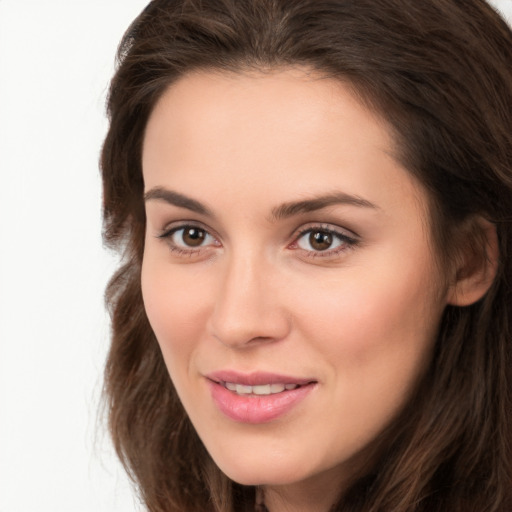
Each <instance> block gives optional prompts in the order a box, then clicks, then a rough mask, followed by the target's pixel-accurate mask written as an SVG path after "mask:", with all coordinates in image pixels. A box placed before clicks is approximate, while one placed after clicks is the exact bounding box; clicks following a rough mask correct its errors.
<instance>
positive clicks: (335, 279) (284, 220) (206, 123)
mask: <svg viewBox="0 0 512 512" xmlns="http://www.w3.org/2000/svg"><path fill="white" fill-rule="evenodd" d="M393 152H394V144H393V138H392V133H391V130H390V129H389V127H388V126H387V125H386V123H385V122H384V121H383V120H381V119H380V118H379V117H378V116H377V115H375V114H374V113H372V112H370V111H368V110H367V109H366V108H365V107H364V106H363V105H362V104H361V103H360V102H359V101H358V100H357V99H356V98H355V96H354V95H353V94H352V93H351V91H350V90H349V88H348V87H347V86H345V85H343V84H341V83H339V82H336V81H334V80H332V79H321V78H320V77H318V76H316V75H315V74H314V73H308V72H307V70H304V69H286V70H278V71H274V72H272V73H266V74H257V73H253V74H226V73H223V74H221V73H214V72H196V73H194V74H190V75H186V76H185V77H183V78H181V79H180V80H179V81H178V82H177V83H175V84H174V85H172V86H171V87H170V88H169V89H168V90H167V91H166V93H165V94H164V96H163V97H162V98H161V99H160V101H159V102H158V103H157V105H156V107H155V109H154V111H153V113H152V116H151V118H150V120H149V122H148V126H147V130H146V134H145V139H144V148H143V172H144V181H145V191H146V194H147V200H146V210H147V236H146V241H145V252H144V260H143V268H142V290H143V296H144V302H145V307H146V310H147V314H148V318H149V320H150V323H151V325H152V328H153V330H154V332H155V334H156V337H157V339H158V342H159V344H160V346H161V350H162V353H163V357H164V359H165V362H166V365H167V368H168V370H169V374H170V376H171V378H172V380H173V383H174V385H175V387H176V389H177V392H178V394H179V396H180V398H181V400H182V402H183V404H184V406H185V409H186V410H187V412H188V414H189V416H190V418H191V421H192V423H193V424H194V426H195V428H196V430H197V432H198V434H199V436H200V437H201V439H202V441H203V442H204V444H205V446H206V448H207V449H208V451H209V452H210V454H211V456H212V457H213V459H214V460H215V462H216V463H217V465H218V466H219V467H220V468H221V469H222V471H224V472H225V473H226V474H227V475H228V476H229V477H230V478H232V479H233V480H235V481H237V482H240V483H243V484H250V485H260V486H262V488H263V489H264V490H265V499H266V503H267V506H268V507H269V509H270V510H272V512H279V511H282V510H295V511H313V510H314V511H317V512H318V511H319V510H328V508H329V506H330V505H331V504H332V503H333V502H334V501H335V499H336V495H337V493H338V492H339V490H340V489H341V488H342V487H343V483H344V482H346V481H347V480H348V479H349V478H350V476H351V474H352V473H353V471H354V467H355V466H357V464H358V463H361V462H362V461H361V458H362V451H363V450H364V448H365V447H367V446H368V444H369V443H370V442H371V441H372V440H374V439H375V438H376V436H377V435H378V434H379V433H380V432H381V431H382V430H383V428H384V427H385V426H386V425H387V424H389V422H390V421H391V420H392V419H393V417H395V416H396V414H397V412H398V411H399V410H400V409H401V408H402V407H403V405H404V403H405V401H406V400H407V398H408V396H409V395H410V393H411V390H412V388H413V387H414V385H415V384H416V382H417V381H418V379H419V378H420V377H421V375H422V372H423V371H424V370H425V368H426V366H427V365H428V363H429V360H430V356H431V351H432V347H433V344H434V340H435V336H436V333H437V329H438V325H439V321H440V318H441V314H442V311H443V309H444V307H445V305H446V304H447V302H448V289H447V287H446V286H445V285H443V284H441V283H444V282H445V280H444V279H443V278H442V277H443V276H440V275H439V272H438V270H437V267H436V264H435V263H436V255H435V253H434V250H433V244H432V240H431V234H430V231H429V229H428V208H427V196H426V193H425V191H424V190H423V189H422V187H421V186H420V185H419V184H418V183H417V182H416V181H415V179H414V178H413V177H412V176H411V175H410V174H409V173H408V172H407V171H406V170H405V169H404V168H403V167H402V166H401V164H400V163H399V162H398V160H397V159H396V158H394V156H393ZM161 188H164V189H166V190H171V191H174V192H177V193H179V194H182V195H184V196H186V197H187V198H190V199H193V200H195V201H197V202H199V203H200V204H201V205H202V206H204V207H205V210H207V211H203V212H199V211H192V209H191V204H183V203H182V204H181V206H180V205H176V204H170V203H169V202H168V201H166V200H164V199H162V198H158V197H157V196H158V194H155V192H154V191H155V189H158V190H159V189H161ZM334 193H340V194H341V193H343V194H349V195H350V196H351V197H356V198H358V199H359V200H364V201H365V202H367V203H371V204H372V206H368V205H367V204H366V203H365V204H352V203H349V204H344V203H335V204H330V205H329V206H326V207H323V208H320V209H317V210H313V211H309V212H304V211H301V212H288V213H289V214H290V215H288V216H282V215H281V216H279V215H278V216H277V217H276V215H275V214H276V210H277V209H279V207H280V206H281V205H283V204H288V203H291V202H297V201H304V200H309V199H312V198H314V197H317V196H326V195H330V196H332V194H334ZM173 201H174V200H173ZM174 202H175V201H174ZM361 202H362V201H360V203H361ZM192 206H194V205H192ZM194 209H196V208H195V207H194ZM280 211H281V213H283V208H281V210H280ZM273 214H274V215H273ZM184 225H185V226H189V225H192V226H194V227H196V228H197V229H199V230H202V231H200V233H201V234H203V235H205V237H204V240H203V241H202V242H201V241H200V243H199V245H198V246H190V243H189V242H190V240H191V238H190V237H189V238H187V237H185V238H184V237H183V234H184V231H180V230H179V229H180V227H183V226H184ZM172 229H174V230H175V231H174V232H171V233H170V230H171V231H172ZM308 229H309V230H310V231H307V230H308ZM305 230H306V233H304V231H305ZM326 230H327V231H329V230H330V231H334V232H336V233H340V234H341V236H342V237H343V236H345V237H349V238H350V239H351V240H352V241H354V243H352V242H348V241H347V239H345V238H338V235H333V238H332V240H333V242H332V246H331V248H329V249H327V250H318V246H316V245H315V246H313V245H312V244H311V240H310V234H311V233H312V232H320V235H323V236H325V235H326ZM162 235H165V236H162ZM322 247H323V246H322ZM221 369H234V370H237V371H240V372H246V373H247V372H254V371H268V372H273V373H279V374H286V375H292V376H296V377H304V378H309V379H311V378H312V379H314V380H315V381H316V384H315V386H314V389H313V390H312V391H311V392H310V393H309V394H308V395H307V396H306V398H304V400H302V401H301V402H300V403H299V404H298V405H297V406H295V407H294V408H292V409H291V410H290V411H288V412H287V413H286V414H284V415H283V416H280V417H279V418H277V419H275V420H273V421H270V422H266V423H263V424H256V425H255V424H246V423H240V422H236V421H233V420H232V419H230V418H228V417H227V416H225V415H224V414H223V413H222V412H220V411H219V409H218V407H217V406H216V405H215V403H214V402H213V400H212V398H211V393H210V389H209V386H208V382H207V379H206V378H205V375H207V374H209V373H210V372H212V371H216V370H221Z"/></svg>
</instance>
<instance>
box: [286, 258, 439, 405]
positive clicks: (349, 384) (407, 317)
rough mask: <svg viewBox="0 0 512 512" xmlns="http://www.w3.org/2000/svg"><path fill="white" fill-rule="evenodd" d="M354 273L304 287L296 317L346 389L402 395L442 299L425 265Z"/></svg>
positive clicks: (430, 341)
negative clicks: (310, 289) (321, 285)
mask: <svg viewBox="0 0 512 512" xmlns="http://www.w3.org/2000/svg"><path fill="white" fill-rule="evenodd" d="M358 274H359V273H358V272H355V271H354V269H352V272H351V275H350V277H348V273H347V276H346V278H345V279H343V280H342V281H339V282H338V283H337V282H333V283H331V284H330V286H326V287H324V288H322V289H321V290H318V291H317V292H316V293H310V294H308V297H307V301H306V300H304V301H303V302H302V303H301V304H297V310H301V311H302V313H301V315H298V316H297V317H296V321H297V322H298V323H299V324H300V331H301V332H302V333H303V334H304V337H305V339H308V340H310V342H311V343H313V344H314V345H315V348H316V350H317V351H319V352H320V353H321V354H322V357H323V358H324V359H325V360H326V361H329V362H330V370H331V374H332V375H333V376H334V377H335V380H336V382H338V383H339V384H340V385H341V386H344V389H345V390H351V391H349V392H348V393H347V396H350V395H352V396H355V397H359V398H361V396H363V395H365V396H368V397H369V398H371V397H372V396H375V397H376V398H377V399H379V396H381V394H382V393H381V391H380V390H384V389H387V390H388V391H390V392H391V393H395V395H396V400H398V401H400V400H401V398H400V397H401V396H402V395H403V394H404V391H405V390H407V389H408V388H410V387H411V386H412V385H413V382H414V381H415V380H416V379H417V378H418V376H419V375H420V374H421V373H422V371H423V369H424V368H425V367H426V365H427V364H428V361H429V360H430V353H431V350H432V348H433V345H434V340H435V338H436V333H437V329H438V324H439V321H440V318H441V315H442V311H443V308H444V306H443V304H442V301H441V300H439V293H438V292H437V291H436V289H434V288H433V287H432V283H431V281H432V280H431V277H432V274H431V273H430V272H429V271H428V269H425V271H424V272H418V268H416V269H415V271H411V272H408V271H407V268H401V269H400V275H398V274H397V275H393V274H392V273H390V272H387V273H386V272H373V273H369V272H365V273H364V274H365V275H362V273H361V275H358Z"/></svg>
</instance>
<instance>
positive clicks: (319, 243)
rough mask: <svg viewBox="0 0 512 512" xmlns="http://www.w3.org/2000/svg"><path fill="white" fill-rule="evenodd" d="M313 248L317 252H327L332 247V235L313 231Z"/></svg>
mask: <svg viewBox="0 0 512 512" xmlns="http://www.w3.org/2000/svg"><path fill="white" fill-rule="evenodd" d="M309 243H310V245H311V247H312V248H313V249H315V250H317V251H325V250H327V249H329V247H331V245H332V234H331V233H327V232H325V231H313V232H312V233H310V235H309Z"/></svg>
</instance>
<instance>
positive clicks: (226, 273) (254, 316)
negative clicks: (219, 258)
mask: <svg viewBox="0 0 512 512" xmlns="http://www.w3.org/2000/svg"><path fill="white" fill-rule="evenodd" d="M262 260H263V258H261V257H258V256H257V255H252V256H247V255H244V256H242V255H240V257H234V256H233V257H232V258H231V260H230V261H229V262H225V266H224V267H223V268H222V271H221V272H220V273H219V276H218V279H219V280H218V283H219V286H218V295H217V297H216V301H215V305H214V307H213V311H212V314H211V318H210V329H211V332H212V335H213V337H214V338H216V339H217V340H219V341H220V342H221V343H223V344H224V345H226V346H230V347H232V348H244V347H249V346H254V345H255V344H261V343H269V342H275V341H278V340H281V339H283V338H285V337H286V336H287V334H288V332H289V329H290V317H289V314H288V312H287V310H286V308H285V305H284V304H283V301H282V300H280V297H281V296H282V293H280V290H279V288H280V287H281V286H283V283H282V282H281V280H280V279H279V271H278V269H276V268H275V266H274V265H272V264H271V263H266V264H265V263H264V262H263V261H262ZM281 291H282V289H281Z"/></svg>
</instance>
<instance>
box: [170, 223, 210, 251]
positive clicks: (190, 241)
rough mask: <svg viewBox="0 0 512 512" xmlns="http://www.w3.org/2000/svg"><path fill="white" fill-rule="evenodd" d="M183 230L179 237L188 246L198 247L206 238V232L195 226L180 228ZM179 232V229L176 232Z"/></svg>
mask: <svg viewBox="0 0 512 512" xmlns="http://www.w3.org/2000/svg"><path fill="white" fill-rule="evenodd" d="M180 231H182V232H183V234H182V235H181V239H182V240H183V244H184V245H186V246H188V247H199V246H200V245H202V244H203V243H204V241H205V240H206V236H207V233H206V231H205V230H204V229H199V228H196V227H187V228H183V230H180ZM177 233H179V231H178V232H177Z"/></svg>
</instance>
